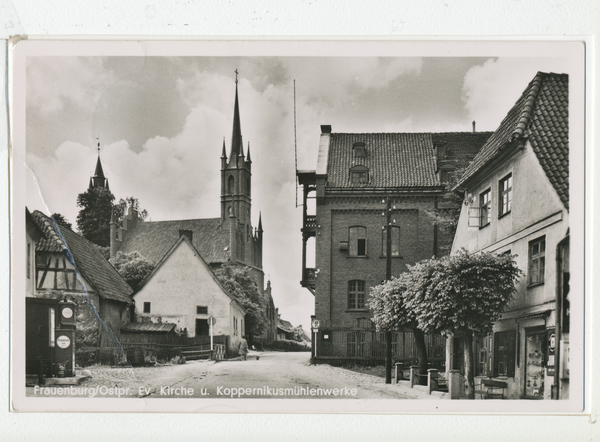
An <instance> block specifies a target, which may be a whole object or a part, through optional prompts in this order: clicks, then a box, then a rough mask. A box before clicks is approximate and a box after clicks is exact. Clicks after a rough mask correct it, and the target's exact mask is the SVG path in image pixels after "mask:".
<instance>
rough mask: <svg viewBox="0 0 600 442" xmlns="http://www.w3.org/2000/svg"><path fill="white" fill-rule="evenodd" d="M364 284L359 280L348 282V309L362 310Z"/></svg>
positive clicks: (363, 306) (363, 305)
mask: <svg viewBox="0 0 600 442" xmlns="http://www.w3.org/2000/svg"><path fill="white" fill-rule="evenodd" d="M364 308H365V282H364V281H361V280H358V279H357V280H353V281H348V309H349V310H364Z"/></svg>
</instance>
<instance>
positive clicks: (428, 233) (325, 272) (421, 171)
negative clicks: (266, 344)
mask: <svg viewBox="0 0 600 442" xmlns="http://www.w3.org/2000/svg"><path fill="white" fill-rule="evenodd" d="M321 132H322V134H321V139H320V144H319V154H318V161H317V168H316V170H312V171H298V173H297V175H298V181H299V183H300V184H301V185H302V186H303V188H304V204H303V208H304V214H303V220H304V222H303V229H302V235H303V259H302V266H303V268H302V281H301V284H302V286H303V287H306V288H307V289H309V290H310V291H311V292H312V293H313V294H314V295H315V318H316V319H317V320H318V321H319V333H318V336H317V342H316V350H315V345H314V344H313V352H315V351H316V356H315V359H316V360H317V361H319V362H329V363H335V362H340V361H342V362H343V361H346V360H349V359H350V360H364V361H371V362H373V361H383V359H384V355H385V340H384V336H383V335H384V334H383V333H376V332H375V330H374V327H373V323H372V322H371V320H370V316H371V315H370V312H369V310H368V307H367V304H366V303H367V301H368V296H369V288H370V287H372V286H375V285H377V284H379V283H381V282H382V281H384V280H385V279H386V261H387V258H386V235H387V231H386V224H387V222H386V219H387V217H386V216H385V215H386V208H387V205H388V201H389V207H390V209H391V218H390V221H391V223H390V225H389V226H387V228H390V229H391V237H392V247H391V261H392V275H393V276H394V275H396V276H397V275H399V274H401V273H402V272H404V271H405V270H406V266H407V265H410V264H414V263H415V262H417V261H420V260H422V259H428V258H431V257H432V256H440V255H443V254H446V253H448V252H449V249H450V245H451V243H452V238H453V234H454V232H453V231H448V230H445V231H444V230H441V229H440V228H438V226H437V224H436V222H435V217H434V216H432V213H434V212H435V211H436V209H438V210H443V209H445V208H448V209H451V208H453V207H455V206H453V205H451V204H449V203H447V202H445V200H444V198H443V197H444V195H445V194H446V193H447V185H448V184H449V183H451V182H453V181H454V180H455V178H454V175H455V174H456V172H458V171H460V170H461V169H463V168H464V167H466V165H467V164H468V163H469V161H470V160H472V158H473V157H474V156H475V154H476V153H477V151H478V150H479V148H480V147H481V146H482V145H483V144H484V143H485V141H486V140H487V139H488V138H489V136H490V135H491V133H483V132H482V133H476V132H473V133H470V132H467V133H435V134H434V133H371V134H353V133H332V132H331V126H321ZM311 200H316V204H314V207H315V208H316V210H315V211H314V212H315V213H309V212H310V209H309V207H311V206H313V205H311ZM382 215H384V216H382ZM313 238H314V239H313ZM313 241H314V248H315V263H316V267H315V268H307V264H306V263H307V256H308V255H309V253H310V250H309V249H310V247H311V245H312V244H311V243H312V242H313ZM427 343H428V347H429V352H430V353H429V356H430V358H431V359H436V360H437V361H438V362H439V363H440V364H443V359H444V344H443V342H442V338H441V337H440V336H429V337H427ZM393 351H394V355H395V358H396V359H406V360H409V359H412V358H414V355H415V353H414V349H413V342H412V334H411V332H402V333H395V334H394V335H393Z"/></svg>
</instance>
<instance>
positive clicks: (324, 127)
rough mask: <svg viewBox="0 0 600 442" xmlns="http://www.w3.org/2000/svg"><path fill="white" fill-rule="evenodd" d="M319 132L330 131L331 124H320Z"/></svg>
mask: <svg viewBox="0 0 600 442" xmlns="http://www.w3.org/2000/svg"><path fill="white" fill-rule="evenodd" d="M321 133H323V134H330V133H331V124H322V125H321Z"/></svg>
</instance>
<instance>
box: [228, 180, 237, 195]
mask: <svg viewBox="0 0 600 442" xmlns="http://www.w3.org/2000/svg"><path fill="white" fill-rule="evenodd" d="M227 193H228V194H230V195H233V194H234V193H235V179H234V178H233V175H229V178H228V179H227Z"/></svg>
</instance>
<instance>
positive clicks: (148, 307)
mask: <svg viewBox="0 0 600 442" xmlns="http://www.w3.org/2000/svg"><path fill="white" fill-rule="evenodd" d="M150 304H151V303H150V302H144V313H150Z"/></svg>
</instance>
